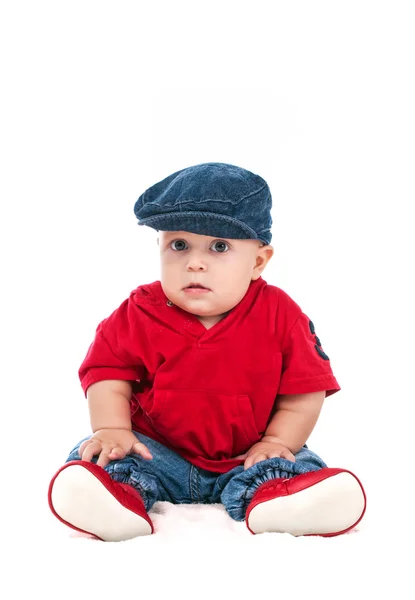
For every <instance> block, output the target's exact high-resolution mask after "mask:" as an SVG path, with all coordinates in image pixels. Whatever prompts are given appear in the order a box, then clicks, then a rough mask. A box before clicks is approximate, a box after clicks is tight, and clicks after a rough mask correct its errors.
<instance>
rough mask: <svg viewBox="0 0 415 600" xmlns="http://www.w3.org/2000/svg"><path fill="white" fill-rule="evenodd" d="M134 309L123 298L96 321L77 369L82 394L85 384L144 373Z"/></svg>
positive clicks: (138, 376)
mask: <svg viewBox="0 0 415 600" xmlns="http://www.w3.org/2000/svg"><path fill="white" fill-rule="evenodd" d="M133 310H134V309H133V307H132V306H131V303H129V301H128V300H126V301H125V302H124V303H123V304H121V306H120V307H119V308H118V309H117V310H115V311H114V312H113V313H112V314H111V315H110V317H108V318H107V319H104V320H103V321H102V322H101V323H100V324H99V325H98V327H97V330H96V333H95V338H94V340H93V342H92V344H91V345H90V347H89V349H88V352H87V354H86V356H85V358H84V360H83V362H82V364H81V366H80V368H79V372H78V374H79V379H80V381H81V386H82V389H83V391H84V394H85V395H86V392H87V389H88V387H89V386H90V385H92V384H93V383H96V382H97V381H104V380H107V379H120V380H123V381H138V380H140V379H142V377H143V375H144V373H145V367H144V363H143V360H142V354H143V352H142V348H143V347H144V346H145V340H144V339H143V338H144V334H143V331H142V330H141V331H140V328H139V327H138V324H137V322H136V321H137V319H136V318H135V316H134V312H133Z"/></svg>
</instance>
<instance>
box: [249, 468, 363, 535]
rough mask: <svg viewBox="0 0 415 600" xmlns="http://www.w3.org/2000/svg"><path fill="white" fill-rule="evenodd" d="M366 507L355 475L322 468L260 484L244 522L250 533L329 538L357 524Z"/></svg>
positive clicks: (360, 485) (344, 471) (361, 487)
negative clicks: (276, 533) (275, 533)
mask: <svg viewBox="0 0 415 600" xmlns="http://www.w3.org/2000/svg"><path fill="white" fill-rule="evenodd" d="M365 510H366V495H365V492H364V489H363V486H362V484H361V483H360V481H359V480H358V478H357V477H356V475H353V473H351V472H350V471H346V470H344V469H330V468H325V469H320V470H319V471H312V472H310V473H304V474H303V475H297V476H295V477H292V478H291V479H273V480H270V481H267V482H266V483H263V484H262V485H261V486H260V487H259V488H258V489H257V491H256V492H255V494H254V497H253V498H252V500H251V502H250V504H249V505H248V508H247V511H246V525H247V527H248V529H249V531H251V532H252V533H264V532H279V533H290V534H291V535H294V536H299V535H321V536H323V537H331V536H334V535H340V534H342V533H346V531H349V530H350V529H353V528H354V527H356V525H357V524H358V523H359V521H360V520H361V519H362V517H363V515H364V513H365Z"/></svg>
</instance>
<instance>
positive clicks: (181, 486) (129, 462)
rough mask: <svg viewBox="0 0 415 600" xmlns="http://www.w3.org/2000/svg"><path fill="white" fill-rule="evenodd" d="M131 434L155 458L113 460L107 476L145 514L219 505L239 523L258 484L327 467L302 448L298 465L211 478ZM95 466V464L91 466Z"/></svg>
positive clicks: (259, 466)
mask: <svg viewBox="0 0 415 600" xmlns="http://www.w3.org/2000/svg"><path fill="white" fill-rule="evenodd" d="M134 433H135V435H136V437H137V439H138V440H139V441H140V442H142V443H143V444H145V445H146V446H147V448H148V449H149V450H150V452H151V454H152V456H153V458H152V459H151V460H147V459H145V458H142V457H141V456H139V455H138V454H130V455H128V456H126V457H125V458H123V459H122V460H113V461H112V462H110V463H109V464H108V465H107V466H106V467H105V470H106V471H107V472H108V473H109V474H110V476H111V478H112V479H113V480H114V481H118V482H120V483H128V484H130V485H132V486H133V487H134V488H135V489H136V490H137V491H138V492H139V493H140V494H141V496H142V498H143V500H144V505H145V507H146V510H147V512H148V511H149V510H150V509H151V507H152V506H153V504H154V503H155V502H158V501H164V502H172V503H173V504H195V503H203V504H218V503H222V504H223V505H224V506H225V509H226V511H227V512H228V513H229V515H230V516H231V517H232V518H233V519H235V520H236V521H243V520H244V519H245V513H246V509H247V507H248V504H249V503H250V501H251V500H252V497H253V495H254V493H255V492H256V490H257V489H258V487H259V486H260V485H261V484H262V483H265V482H266V481H269V480H270V479H275V478H278V477H283V478H289V477H295V476H296V475H300V474H301V473H308V472H309V471H318V470H319V469H322V468H323V467H326V466H327V465H326V464H325V463H324V462H323V461H322V460H321V458H319V457H318V456H317V455H316V454H314V452H311V450H309V449H308V447H307V446H304V447H303V448H301V450H299V452H297V454H296V455H295V460H296V462H291V461H289V460H287V459H285V458H269V459H267V460H263V461H261V462H259V463H256V464H255V465H253V466H252V467H249V469H246V470H244V467H243V465H240V466H238V467H235V468H234V469H232V470H231V471H228V473H212V472H210V471H206V470H204V469H200V468H198V467H195V466H194V465H192V464H191V463H190V462H189V461H187V460H185V459H184V458H182V457H181V456H180V455H179V454H177V453H176V452H174V451H173V450H170V449H168V448H166V447H165V446H163V445H162V444H160V443H159V442H156V441H154V440H152V439H150V438H149V437H147V436H145V435H143V434H141V433H137V432H134ZM85 439H88V438H85ZM83 441H84V440H81V441H80V442H79V444H77V445H76V446H75V448H74V449H73V450H72V452H71V453H70V455H69V457H68V459H67V461H66V462H69V461H70V460H80V456H79V454H78V448H79V446H80V445H81V443H82V442H83ZM96 460H97V459H96V458H94V462H96Z"/></svg>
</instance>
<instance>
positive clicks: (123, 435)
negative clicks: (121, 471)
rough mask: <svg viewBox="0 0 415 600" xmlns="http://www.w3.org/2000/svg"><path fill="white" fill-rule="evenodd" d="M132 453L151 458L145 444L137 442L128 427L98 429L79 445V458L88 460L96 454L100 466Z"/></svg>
mask: <svg viewBox="0 0 415 600" xmlns="http://www.w3.org/2000/svg"><path fill="white" fill-rule="evenodd" d="M132 453H134V454H139V455H140V456H142V457H143V458H146V459H151V458H153V457H152V455H151V453H150V450H149V449H148V448H147V446H146V445H145V444H142V443H141V442H139V441H138V440H137V438H136V437H135V435H134V434H133V432H132V431H130V430H129V429H99V430H98V431H96V432H95V433H94V434H93V435H92V436H91V437H90V438H89V440H85V442H82V444H81V445H80V447H79V455H80V457H81V460H86V461H88V462H89V461H91V459H92V457H93V456H96V455H97V454H98V455H99V457H98V460H97V465H99V466H100V467H105V466H106V465H107V464H108V463H109V462H110V461H111V460H117V459H121V458H124V457H125V456H126V455H127V454H132Z"/></svg>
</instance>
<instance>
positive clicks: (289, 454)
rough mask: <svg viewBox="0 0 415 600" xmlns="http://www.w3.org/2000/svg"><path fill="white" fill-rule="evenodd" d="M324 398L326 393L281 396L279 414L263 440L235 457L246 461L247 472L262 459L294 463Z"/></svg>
mask: <svg viewBox="0 0 415 600" xmlns="http://www.w3.org/2000/svg"><path fill="white" fill-rule="evenodd" d="M325 396H326V392H325V391H324V392H313V393H311V394H280V395H278V396H277V400H276V404H275V406H276V411H275V413H274V415H273V417H272V419H271V421H270V422H269V424H268V427H267V429H266V431H265V433H264V436H263V437H262V438H261V441H259V442H257V443H256V444H254V445H253V446H252V447H251V448H249V450H248V451H247V452H245V454H240V455H239V456H237V457H235V458H239V459H244V460H245V463H244V468H245V469H249V467H252V465H254V464H255V463H257V462H260V461H261V460H266V459H267V458H274V457H281V458H286V459H287V460H291V461H293V462H295V456H294V454H296V453H297V452H298V451H299V450H300V448H302V447H303V446H304V444H305V443H306V441H307V440H308V438H309V436H310V434H311V432H312V431H313V429H314V427H315V424H316V423H317V419H318V417H319V415H320V411H321V408H322V406H323V402H324V398H325Z"/></svg>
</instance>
